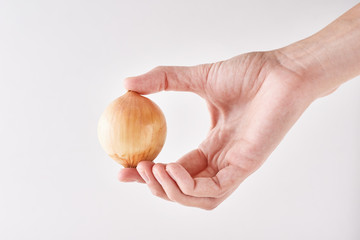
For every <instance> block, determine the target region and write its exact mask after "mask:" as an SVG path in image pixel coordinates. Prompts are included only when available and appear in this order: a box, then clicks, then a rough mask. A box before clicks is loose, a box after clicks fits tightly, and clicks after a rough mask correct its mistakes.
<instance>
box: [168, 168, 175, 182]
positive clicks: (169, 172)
mask: <svg viewBox="0 0 360 240" xmlns="http://www.w3.org/2000/svg"><path fill="white" fill-rule="evenodd" d="M166 172H167V173H168V174H169V175H170V177H171V178H172V179H174V180H175V178H174V176H173V175H172V173H171V171H170V169H167V168H166Z"/></svg>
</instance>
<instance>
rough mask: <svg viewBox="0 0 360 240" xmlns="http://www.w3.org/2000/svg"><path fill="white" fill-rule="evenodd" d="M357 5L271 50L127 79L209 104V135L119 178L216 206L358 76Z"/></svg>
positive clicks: (134, 85) (136, 87)
mask: <svg viewBox="0 0 360 240" xmlns="http://www.w3.org/2000/svg"><path fill="white" fill-rule="evenodd" d="M359 19H360V4H358V5H356V6H355V7H353V8H352V9H350V10H349V11H348V12H346V13H345V14H344V15H342V16H341V17H340V18H338V19H337V20H335V21H334V22H333V23H331V24H330V25H328V26H327V27H325V28H324V29H323V30H321V31H320V32H318V33H316V34H314V35H313V36H311V37H309V38H307V39H304V40H301V41H299V42H297V43H294V44H291V45H289V46H287V47H284V48H282V49H278V50H275V51H270V52H262V53H260V52H255V53H248V54H244V55H240V56H237V57H234V58H232V59H229V60H226V61H222V62H217V63H214V64H205V65H199V66H194V67H158V68H155V69H154V70H152V71H150V72H148V73H146V74H144V75H141V76H138V77H133V78H128V79H126V80H125V87H126V88H127V89H129V90H133V91H136V92H139V93H142V94H149V93H156V92H159V91H163V90H170V91H171V90H173V91H191V92H194V93H196V94H198V95H199V96H201V97H202V98H204V99H205V100H206V102H207V104H208V108H209V112H210V115H211V122H212V123H211V128H210V131H209V134H208V136H207V138H206V139H205V140H204V141H203V142H202V143H201V144H200V145H199V147H198V149H195V150H193V151H191V152H189V153H188V154H186V155H185V156H183V157H182V158H181V159H179V160H178V161H177V162H176V163H170V164H166V165H165V164H159V163H158V164H154V163H152V162H140V163H139V165H138V167H137V168H136V169H122V170H121V171H120V173H119V180H120V181H123V182H129V181H138V182H146V183H147V185H148V187H149V188H150V190H151V191H152V193H153V194H154V195H156V196H159V197H162V198H164V199H167V200H171V201H175V202H178V203H181V204H183V205H186V206H194V207H200V208H204V209H213V208H215V207H216V206H217V205H219V204H220V203H221V202H222V201H223V200H224V199H225V198H227V197H228V196H229V195H230V194H231V193H232V192H233V191H234V190H235V189H236V188H237V187H238V186H239V184H240V183H241V182H243V181H244V180H245V179H246V178H247V177H248V176H249V175H250V174H251V173H253V172H254V171H255V170H256V169H258V168H259V167H260V166H261V164H262V163H263V162H264V161H265V160H266V159H267V157H268V156H269V155H270V153H271V152H272V151H273V150H274V149H275V147H276V146H277V145H278V144H279V142H280V141H281V139H282V138H283V137H284V136H285V134H286V133H287V131H288V130H289V129H290V128H291V126H292V125H293V124H294V123H295V121H296V120H297V119H298V118H299V117H300V115H301V114H302V113H303V112H304V111H305V109H306V108H307V106H308V105H309V104H310V103H311V102H312V101H314V100H315V99H316V98H318V97H321V96H325V95H327V94H329V93H331V92H332V91H334V90H335V89H336V88H337V87H339V86H340V85H341V84H342V83H344V82H345V81H347V80H349V79H351V78H353V77H355V76H357V75H359V74H360V65H359V62H360V51H359V49H360V41H359V37H360V21H359Z"/></svg>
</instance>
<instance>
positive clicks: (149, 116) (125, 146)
mask: <svg viewBox="0 0 360 240" xmlns="http://www.w3.org/2000/svg"><path fill="white" fill-rule="evenodd" d="M98 136H99V141H100V144H101V146H102V147H103V149H104V150H105V152H106V153H107V154H108V155H109V156H110V157H111V158H113V159H114V160H115V161H116V162H118V163H120V164H121V165H123V166H124V167H126V168H134V167H136V166H137V164H138V163H139V162H140V161H153V160H154V159H155V158H156V156H157V155H158V154H159V152H160V151H161V149H162V147H163V145H164V143H165V138H166V121H165V117H164V114H163V113H162V111H161V110H160V108H159V107H158V106H157V105H156V104H155V103H154V102H152V101H151V100H150V99H148V98H146V97H144V96H141V95H140V94H138V93H136V92H133V91H128V92H127V93H126V94H124V95H123V96H121V97H119V98H117V99H115V100H114V101H113V102H112V103H110V105H109V106H108V107H107V108H106V109H105V111H104V113H103V114H102V115H101V117H100V120H99V125H98Z"/></svg>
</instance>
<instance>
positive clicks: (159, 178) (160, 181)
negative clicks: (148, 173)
mask: <svg viewBox="0 0 360 240" xmlns="http://www.w3.org/2000/svg"><path fill="white" fill-rule="evenodd" d="M153 173H154V176H155V178H156V180H158V182H159V183H160V184H161V185H162V178H161V176H160V173H159V171H158V170H155V171H153Z"/></svg>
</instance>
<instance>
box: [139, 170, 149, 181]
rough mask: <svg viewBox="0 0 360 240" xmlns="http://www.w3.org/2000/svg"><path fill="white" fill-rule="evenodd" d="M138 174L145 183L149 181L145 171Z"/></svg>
mask: <svg viewBox="0 0 360 240" xmlns="http://www.w3.org/2000/svg"><path fill="white" fill-rule="evenodd" d="M139 174H140V176H141V177H142V178H143V179H144V181H145V182H148V181H149V177H148V175H147V174H146V172H145V171H139Z"/></svg>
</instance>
